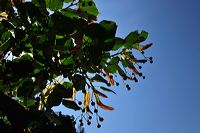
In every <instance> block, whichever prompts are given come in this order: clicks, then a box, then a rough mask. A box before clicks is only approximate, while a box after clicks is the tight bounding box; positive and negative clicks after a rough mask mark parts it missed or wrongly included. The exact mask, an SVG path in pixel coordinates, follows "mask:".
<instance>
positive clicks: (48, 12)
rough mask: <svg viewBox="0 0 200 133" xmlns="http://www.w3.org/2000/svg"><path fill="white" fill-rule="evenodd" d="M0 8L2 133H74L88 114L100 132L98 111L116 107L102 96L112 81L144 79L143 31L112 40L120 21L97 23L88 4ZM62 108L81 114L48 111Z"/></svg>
mask: <svg viewBox="0 0 200 133" xmlns="http://www.w3.org/2000/svg"><path fill="white" fill-rule="evenodd" d="M0 3H1V4H0V37H1V40H0V130H4V131H5V130H6V131H8V132H9V131H10V132H12V131H14V132H50V131H52V132H64V131H68V132H71V133H74V132H76V130H75V123H76V121H78V122H79V125H80V126H82V125H83V121H84V120H86V122H87V124H88V125H90V124H91V119H92V115H97V117H98V118H99V119H98V120H97V123H98V124H97V127H98V128H99V127H101V125H100V123H99V122H102V121H103V117H100V116H99V115H98V108H97V106H98V107H100V108H102V109H104V110H114V108H113V107H111V106H108V105H105V104H104V103H102V102H101V98H107V95H106V94H105V93H106V92H107V93H109V92H111V93H114V94H115V92H114V90H112V89H111V86H115V85H116V86H118V85H119V82H117V81H116V80H115V79H116V77H121V79H122V80H123V81H124V82H126V81H127V80H133V81H135V82H138V78H139V77H141V78H145V77H144V76H143V74H142V73H141V72H140V71H139V70H138V69H141V68H142V66H141V65H142V64H144V63H146V62H150V63H152V62H153V61H152V57H146V56H145V55H144V50H146V49H147V48H149V47H150V46H151V45H152V44H151V43H150V44H146V45H141V43H142V42H144V41H145V40H146V38H147V36H148V33H147V32H146V31H141V32H139V31H134V32H131V33H130V34H128V35H127V36H126V37H125V38H121V37H116V35H115V34H116V30H117V24H116V23H115V22H113V21H109V20H103V21H101V22H97V15H98V13H99V11H98V9H97V7H96V5H95V3H94V1H92V0H32V1H30V2H25V1H24V0H1V1H0ZM133 51H138V53H140V54H141V55H142V56H141V57H140V58H141V59H138V58H136V56H135V55H133V53H132V52H133ZM137 55H138V54H137ZM97 85H98V86H97ZM125 87H126V88H127V90H130V89H131V88H130V86H129V85H128V84H125ZM77 93H81V94H82V95H83V97H84V98H83V100H82V101H81V100H80V99H78V98H77V97H76V94H77ZM60 104H62V105H64V106H65V107H66V108H68V109H73V110H75V111H80V113H81V115H80V117H78V119H75V118H73V117H71V116H68V115H67V116H65V115H62V114H61V113H59V114H56V112H54V111H53V110H52V107H54V106H59V105H60ZM91 108H93V110H91ZM81 132H83V131H81Z"/></svg>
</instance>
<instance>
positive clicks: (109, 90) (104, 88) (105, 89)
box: [100, 86, 116, 94]
mask: <svg viewBox="0 0 200 133" xmlns="http://www.w3.org/2000/svg"><path fill="white" fill-rule="evenodd" d="M100 88H101V89H102V90H104V91H107V92H112V93H114V94H116V93H115V92H114V91H113V90H111V89H108V88H106V87H103V86H101V87H100Z"/></svg>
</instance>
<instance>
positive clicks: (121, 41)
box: [112, 37, 124, 51]
mask: <svg viewBox="0 0 200 133" xmlns="http://www.w3.org/2000/svg"><path fill="white" fill-rule="evenodd" d="M123 45H124V39H122V38H120V37H115V44H114V46H113V48H112V50H114V51H115V50H118V49H120V48H121V47H122V46H123Z"/></svg>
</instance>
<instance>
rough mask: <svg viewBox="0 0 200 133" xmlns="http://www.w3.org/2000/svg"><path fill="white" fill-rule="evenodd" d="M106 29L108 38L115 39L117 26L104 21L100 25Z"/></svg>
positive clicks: (111, 22)
mask: <svg viewBox="0 0 200 133" xmlns="http://www.w3.org/2000/svg"><path fill="white" fill-rule="evenodd" d="M99 24H100V25H101V26H102V27H103V28H104V29H105V31H106V32H105V36H106V37H107V38H114V37H115V33H116V30H117V25H116V23H115V22H113V21H108V20H103V21H101V22H100V23H99Z"/></svg>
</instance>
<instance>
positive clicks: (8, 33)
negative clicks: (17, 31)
mask: <svg viewBox="0 0 200 133" xmlns="http://www.w3.org/2000/svg"><path fill="white" fill-rule="evenodd" d="M11 35H12V34H11V33H10V32H9V31H6V32H4V33H3V34H2V36H1V43H3V42H5V41H7V40H8V39H9V38H10V37H11Z"/></svg>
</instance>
